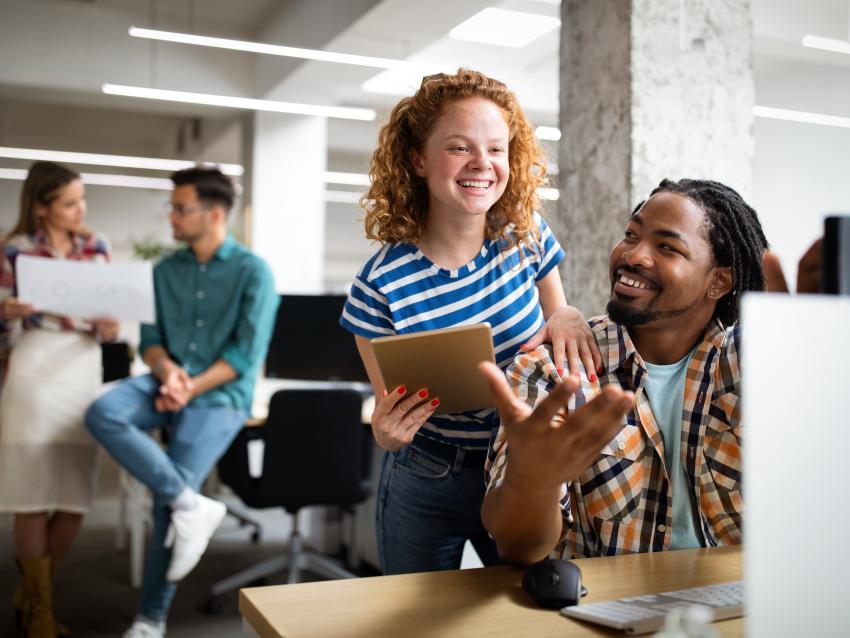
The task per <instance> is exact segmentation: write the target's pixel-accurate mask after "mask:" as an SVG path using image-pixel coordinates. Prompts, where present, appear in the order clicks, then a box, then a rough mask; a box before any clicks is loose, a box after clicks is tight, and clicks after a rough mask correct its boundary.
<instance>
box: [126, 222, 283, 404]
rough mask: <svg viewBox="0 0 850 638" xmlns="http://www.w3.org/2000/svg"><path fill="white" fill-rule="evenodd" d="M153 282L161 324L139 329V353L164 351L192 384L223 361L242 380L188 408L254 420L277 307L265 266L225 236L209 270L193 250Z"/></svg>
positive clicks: (161, 268) (170, 260)
mask: <svg viewBox="0 0 850 638" xmlns="http://www.w3.org/2000/svg"><path fill="white" fill-rule="evenodd" d="M153 281H154V293H155V296H156V323H155V324H153V325H150V324H142V328H141V343H140V344H139V351H140V352H141V353H143V354H144V352H145V350H147V349H148V348H150V347H151V346H162V347H163V348H165V350H166V351H167V352H168V354H169V355H170V356H171V357H172V359H174V360H175V361H176V362H177V363H178V364H180V365H181V366H183V368H184V369H185V370H186V371H187V372H188V373H189V375H190V376H195V375H197V374H200V373H201V372H203V371H204V370H206V369H207V368H209V367H210V366H211V365H212V364H213V363H215V362H216V361H217V360H219V359H223V360H224V361H226V362H227V363H228V364H230V366H231V367H232V368H233V369H234V370H235V371H236V373H237V374H238V375H239V376H238V377H237V378H236V379H234V380H233V381H230V382H229V383H226V384H224V385H220V386H218V387H217V388H213V389H212V390H210V391H209V392H206V393H205V394H203V395H201V396H198V397H195V398H194V399H193V400H192V402H191V403H190V405H191V406H193V407H216V406H226V407H232V408H236V409H239V410H244V411H245V412H246V413H249V414H250V411H251V401H252V397H253V393H254V380H255V378H256V376H257V371H258V370H259V368H260V365H261V364H262V362H263V358H264V356H265V354H266V349H267V348H268V345H269V340H270V339H271V334H272V328H273V326H274V319H275V312H276V311H277V305H278V296H277V294H276V293H275V290H274V278H273V277H272V273H271V270H270V269H269V267H268V265H267V264H266V263H265V262H264V261H263V260H262V259H260V258H259V257H257V256H256V255H255V254H254V253H252V252H251V251H250V250H248V249H247V248H245V247H244V246H241V245H240V244H238V243H236V241H235V240H234V239H233V237H231V236H230V235H228V236H227V238H226V239H225V240H224V243H222V245H221V246H220V247H219V249H218V251H216V253H215V255H214V256H213V257H212V259H210V260H209V261H208V262H206V263H203V264H202V263H200V262H199V261H198V260H197V259H196V257H195V253H193V252H192V251H191V250H190V249H189V248H182V249H180V250H178V251H177V252H176V253H174V254H172V255H170V256H169V257H166V258H165V259H163V260H162V261H161V262H160V263H159V264H157V266H156V268H154V271H153Z"/></svg>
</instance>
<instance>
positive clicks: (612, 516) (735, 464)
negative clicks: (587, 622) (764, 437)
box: [488, 317, 743, 558]
mask: <svg viewBox="0 0 850 638" xmlns="http://www.w3.org/2000/svg"><path fill="white" fill-rule="evenodd" d="M589 323H590V326H591V329H592V331H593V334H594V336H595V337H596V342H597V344H598V345H599V349H600V351H601V353H602V359H603V362H604V365H605V372H604V373H603V374H601V375H600V378H599V381H597V382H594V383H591V382H590V381H588V380H587V377H586V376H582V377H581V378H582V387H581V388H580V389H579V391H578V392H577V393H576V395H575V396H574V397H572V398H571V399H570V401H569V403H568V405H567V406H566V411H567V412H569V411H572V410H575V409H576V408H577V407H579V406H581V405H583V404H585V403H586V402H587V401H588V400H589V399H591V398H592V397H594V396H596V395H597V394H598V393H599V392H600V389H601V386H604V385H606V384H608V383H618V384H619V385H620V386H621V387H623V388H625V389H628V390H632V391H634V393H635V403H636V405H635V408H634V409H633V410H632V411H631V412H629V413H628V414H627V415H626V423H625V425H624V427H623V429H622V430H621V431H620V432H619V433H618V434H617V436H616V437H614V438H613V439H612V440H611V441H610V442H609V443H608V444H607V445H606V446H605V447H604V448H603V450H602V452H601V454H600V455H599V457H598V459H597V460H596V462H595V463H594V464H593V465H591V466H590V468H589V469H587V470H586V471H585V472H584V473H582V474H581V475H580V476H579V477H578V479H577V480H575V481H573V482H571V483H569V484H568V485H564V487H563V488H562V498H561V510H562V513H563V517H564V525H563V531H562V536H561V541H560V543H559V545H558V546H557V547H556V550H555V551H556V552H557V554H558V555H560V556H562V557H564V558H570V557H573V556H604V555H612V554H620V553H632V552H648V551H660V550H665V549H668V548H669V547H670V541H671V539H672V532H673V530H672V513H673V507H672V506H673V498H672V492H671V490H670V474H669V473H668V470H667V468H666V467H665V463H664V441H663V437H662V435H661V431H660V429H659V427H658V425H657V423H656V420H655V416H654V415H653V413H652V409H651V407H650V404H649V398H648V396H647V393H646V392H645V391H644V380H645V378H646V366H645V364H644V362H643V360H642V359H641V357H640V354H639V353H638V352H637V351H636V350H635V347H634V344H633V343H632V340H631V338H630V337H629V334H628V332H627V330H626V329H625V328H624V327H623V326H621V325H618V324H616V323H614V322H612V321H610V320H609V319H608V318H607V317H597V318H595V319H592V320H591V321H590V322H589ZM739 341H740V329H739V326H738V325H735V326H733V327H731V328H729V329H725V330H724V328H723V326H722V325H720V324H719V323H712V324H711V325H709V327H708V329H707V330H706V332H705V334H704V336H703V340H702V342H701V343H700V344H699V345H698V346H697V349H696V352H695V354H694V356H693V359H692V360H691V362H690V364H689V366H688V370H687V373H686V380H685V397H684V409H683V412H682V445H681V449H682V452H681V462H682V464H683V465H684V468H685V474H686V476H687V479H688V487H689V489H691V490H692V492H693V502H694V503H696V504H697V509H698V520H699V524H700V528H701V530H702V535H703V538H704V539H705V542H706V543H707V544H708V545H709V546H716V545H731V544H737V543H740V542H741V524H742V514H743V500H742V497H741V434H742V432H741V422H740V405H739V400H740V384H741V377H740V371H739V367H738V348H739ZM507 374H508V380H509V382H510V384H511V386H512V387H513V389H514V391H515V392H516V394H517V396H519V398H520V399H522V400H524V401H525V402H526V403H528V404H529V405H532V406H534V405H536V404H537V403H538V402H539V401H541V400H542V399H543V398H544V397H545V396H546V395H547V394H548V393H549V392H550V391H551V390H552V388H553V387H554V385H555V383H556V382H557V381H558V380H559V377H558V373H557V371H556V370H555V364H554V363H553V361H552V356H551V347H550V346H548V345H547V346H541V347H539V348H537V349H536V350H534V351H532V352H529V353H527V354H521V355H518V356H517V357H516V358H515V359H514V362H513V364H511V367H510V368H508V372H507ZM491 446H492V447H491V454H490V456H491V458H492V461H491V463H490V465H489V487H488V489H491V488H492V487H493V486H495V485H498V484H499V483H500V482H501V479H502V477H503V475H504V471H505V465H506V463H507V459H508V458H509V456H508V452H509V450H508V449H507V448H508V445H507V443H506V441H505V439H504V435H503V433H502V431H501V429H500V430H499V432H498V433H497V434H496V436H495V438H494V439H493V441H492V443H491Z"/></svg>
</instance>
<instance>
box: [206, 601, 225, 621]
mask: <svg viewBox="0 0 850 638" xmlns="http://www.w3.org/2000/svg"><path fill="white" fill-rule="evenodd" d="M222 609H224V599H223V598H222V597H221V596H210V597H209V598H207V600H206V602H205V603H204V613H206V614H208V615H210V616H218V615H219V614H220V613H221V611H222Z"/></svg>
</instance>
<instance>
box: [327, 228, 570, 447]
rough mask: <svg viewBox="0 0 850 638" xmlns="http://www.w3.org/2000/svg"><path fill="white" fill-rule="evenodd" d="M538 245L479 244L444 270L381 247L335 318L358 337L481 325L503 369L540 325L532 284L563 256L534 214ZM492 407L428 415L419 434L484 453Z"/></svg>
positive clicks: (412, 249) (412, 251)
mask: <svg viewBox="0 0 850 638" xmlns="http://www.w3.org/2000/svg"><path fill="white" fill-rule="evenodd" d="M535 221H536V222H537V224H538V225H539V227H540V235H541V236H540V243H539V245H538V244H536V243H535V242H533V241H532V242H527V243H526V244H525V245H524V246H523V248H522V263H520V249H519V248H518V247H517V246H516V245H513V246H512V245H511V243H510V242H509V241H508V240H506V239H500V240H495V241H491V240H489V239H485V240H484V244H483V246H482V247H481V251H480V252H479V253H478V255H477V256H476V257H475V259H473V260H472V261H471V262H469V263H468V264H465V265H463V266H461V267H460V268H457V269H453V270H448V269H445V268H440V267H439V266H437V265H436V264H434V263H433V262H432V261H431V260H429V259H428V258H427V257H426V256H425V255H424V254H422V251H420V250H419V249H418V248H417V247H416V246H415V245H413V244H404V243H398V244H387V245H385V246H384V247H383V248H381V250H379V251H378V252H377V253H376V254H375V255H374V256H373V257H372V258H371V259H369V261H367V262H366V264H365V265H364V266H363V268H362V269H361V270H360V272H359V273H358V274H357V277H356V278H355V280H354V282H353V284H352V286H351V291H350V292H349V294H348V300H347V301H346V303H345V307H344V309H343V312H342V317H340V324H341V325H342V326H343V327H344V328H345V329H347V330H349V331H351V332H353V333H355V334H357V335H360V336H361V337H364V338H366V339H372V338H374V337H383V336H386V335H392V334H405V333H411V332H420V331H423V330H435V329H437V328H450V327H453V326H464V325H471V324H478V323H485V322H486V323H489V324H490V327H491V329H492V332H493V348H494V351H495V354H496V362H497V363H498V364H499V366H501V367H502V368H505V367H507V366H508V364H510V363H511V361H512V360H513V358H514V355H515V354H516V353H517V351H518V349H519V346H520V345H522V344H523V343H525V342H526V341H527V340H528V339H530V338H531V337H532V336H533V335H534V333H536V332H537V331H538V330H539V329H540V328H541V327H542V326H543V323H544V320H543V311H542V309H541V308H540V302H539V299H538V293H537V286H536V283H537V281H539V280H540V279H542V278H543V277H544V276H546V274H548V273H549V271H551V270H552V268H554V267H556V266H557V265H558V264H559V263H560V262H561V260H562V259H563V258H564V251H563V250H562V249H561V246H560V244H558V241H557V240H556V239H555V237H554V235H553V234H552V231H551V229H550V228H549V227H548V226H547V225H546V222H544V221H543V219H542V218H541V217H540V216H539V215H535ZM495 418H496V413H495V411H494V410H492V409H488V410H479V411H476V412H464V413H460V414H451V415H441V416H433V417H431V419H429V420H428V422H426V423H425V425H424V426H423V427H422V430H420V432H421V433H422V434H423V435H425V436H428V437H429V438H432V439H436V440H439V441H442V442H444V443H449V444H452V445H458V446H461V447H464V448H469V449H487V445H488V442H489V438H490V430H491V428H492V427H494V426H496V425H498V424H497V422H496V420H495Z"/></svg>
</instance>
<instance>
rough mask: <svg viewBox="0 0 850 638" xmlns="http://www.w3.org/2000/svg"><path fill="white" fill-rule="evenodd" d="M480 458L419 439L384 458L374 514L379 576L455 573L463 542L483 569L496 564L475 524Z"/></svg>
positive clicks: (480, 454) (481, 472) (480, 453)
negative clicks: (472, 551) (472, 549)
mask: <svg viewBox="0 0 850 638" xmlns="http://www.w3.org/2000/svg"><path fill="white" fill-rule="evenodd" d="M485 456H486V453H485V452H484V451H473V452H471V451H469V450H464V449H462V448H459V447H455V446H452V445H446V444H443V443H437V442H435V441H431V440H425V439H424V438H423V437H422V435H418V436H416V438H415V439H414V440H413V442H412V443H411V444H410V445H408V446H407V447H404V448H402V449H401V450H399V451H397V452H387V453H386V454H385V455H384V462H383V468H382V470H381V484H380V487H379V488H378V506H377V512H376V514H377V534H378V553H379V556H380V560H381V569H382V570H383V572H384V573H385V574H406V573H411V572H427V571H437V570H441V569H457V568H458V567H460V560H461V556H462V555H463V546H464V543H465V542H466V541H467V540H469V541H471V542H472V545H473V547H475V550H476V551H477V552H478V556H479V557H480V558H481V561H482V562H483V563H484V564H485V565H498V564H500V560H499V555H498V552H497V551H496V544H495V543H494V542H493V540H492V539H491V538H490V536H489V535H488V534H487V531H486V530H485V529H484V525H483V524H482V523H481V512H480V510H481V501H482V500H483V498H484V490H485V482H484V457H485Z"/></svg>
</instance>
